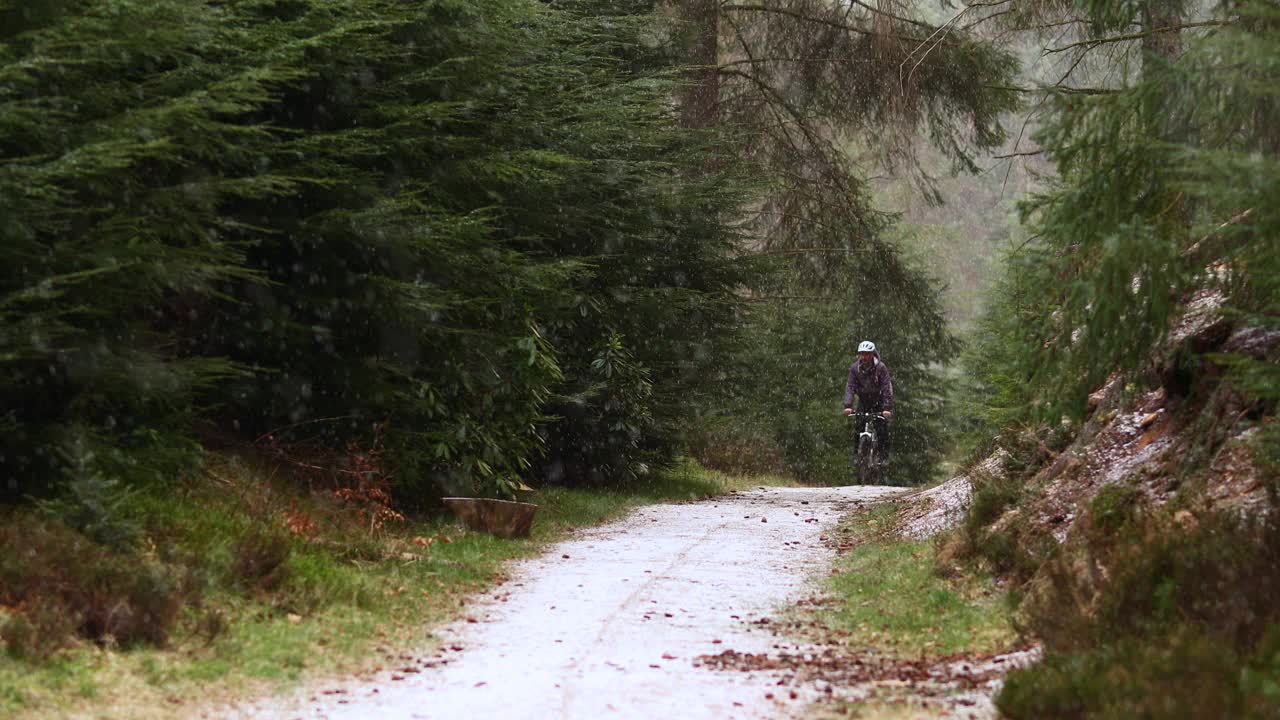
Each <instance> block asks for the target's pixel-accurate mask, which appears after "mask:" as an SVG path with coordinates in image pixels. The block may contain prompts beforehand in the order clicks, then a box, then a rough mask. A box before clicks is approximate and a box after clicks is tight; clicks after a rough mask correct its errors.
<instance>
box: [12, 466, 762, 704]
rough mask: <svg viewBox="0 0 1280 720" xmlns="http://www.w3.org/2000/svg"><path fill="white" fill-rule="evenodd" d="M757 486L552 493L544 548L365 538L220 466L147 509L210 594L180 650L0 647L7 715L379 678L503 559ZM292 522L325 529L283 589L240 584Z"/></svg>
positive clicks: (169, 551) (701, 476)
mask: <svg viewBox="0 0 1280 720" xmlns="http://www.w3.org/2000/svg"><path fill="white" fill-rule="evenodd" d="M757 484H759V479H758V478H734V477H730V476H725V475H722V474H719V473H714V472H708V471H705V470H703V469H702V468H700V467H697V466H696V465H694V464H692V463H684V464H681V465H679V466H678V467H676V468H675V469H673V470H670V471H666V472H663V473H658V474H655V475H654V476H653V477H652V478H651V479H650V480H649V481H648V482H645V483H640V484H638V485H637V486H635V487H632V488H628V489H625V490H570V489H563V488H547V489H544V490H542V491H541V492H539V493H537V494H536V497H535V498H534V501H535V502H537V503H538V504H539V510H538V513H539V514H538V517H537V520H536V522H535V524H534V530H533V537H532V538H531V539H530V540H510V539H502V538H497V537H493V536H490V535H487V534H483V533H476V532H469V531H466V530H465V529H463V528H462V527H461V525H460V524H458V523H457V522H456V521H454V520H452V519H450V518H440V519H435V520H430V521H426V522H405V523H396V524H390V525H387V526H386V527H385V528H383V529H382V530H377V531H374V532H369V531H368V529H367V528H365V527H363V526H361V525H359V524H358V523H355V522H352V521H350V519H349V518H346V517H345V516H344V515H343V514H342V513H341V512H340V511H339V510H335V508H334V507H332V506H331V505H329V504H326V503H325V502H321V501H317V500H315V499H314V498H310V497H307V496H306V495H305V494H304V493H301V492H300V491H299V490H298V489H297V488H295V487H291V486H290V484H289V483H287V482H283V481H280V480H279V479H276V478H272V477H270V476H269V474H265V473H262V472H261V471H257V470H254V469H252V468H250V467H248V466H246V465H244V464H241V463H235V462H230V461H228V462H222V461H219V462H218V463H216V464H211V465H210V467H209V472H208V473H207V474H206V475H205V476H204V477H202V478H200V479H198V480H192V481H189V482H187V483H186V485H185V486H184V487H182V488H181V489H180V490H177V491H174V490H173V489H169V490H166V491H164V492H154V493H146V494H144V495H143V496H141V497H140V498H138V501H137V503H136V504H135V511H136V513H137V515H138V517H139V518H140V519H141V520H142V521H144V524H145V525H146V527H147V528H148V529H147V531H146V541H145V543H144V544H145V546H146V547H147V548H148V549H147V550H146V551H145V552H146V553H148V554H150V555H154V556H155V557H156V559H157V560H160V561H164V562H168V563H171V564H172V565H173V566H174V567H182V568H186V569H187V570H188V571H189V573H190V574H191V576H192V577H193V578H194V580H193V582H194V583H195V584H196V585H198V586H199V587H200V588H201V591H200V593H199V594H198V598H197V599H195V600H193V601H191V602H190V603H189V604H188V606H186V607H185V608H184V609H183V616H182V618H181V619H180V621H179V622H178V624H177V627H175V629H174V631H173V632H172V633H171V635H170V642H169V644H168V646H167V647H164V648H154V647H145V646H143V647H137V648H134V649H128V650H120V649H108V648H103V647H101V646H99V645H97V644H93V643H88V642H81V643H80V644H79V645H78V646H76V647H72V648H70V649H66V650H62V651H59V652H57V653H56V654H55V655H54V656H53V657H52V659H51V660H49V661H47V662H44V663H31V662H27V661H23V660H19V659H16V658H15V657H12V656H10V655H7V654H5V653H3V652H0V716H3V717H12V718H14V719H15V720H19V719H21V720H26V719H28V718H58V717H85V716H91V717H94V718H131V719H132V718H137V719H138V720H147V719H149V718H164V717H180V716H184V715H187V714H189V713H190V710H191V706H192V704H193V703H194V704H197V705H198V704H200V703H207V702H216V701H224V700H228V699H235V698H237V697H248V696H253V695H255V694H260V693H267V692H272V691H277V690H279V689H281V688H283V687H287V686H289V685H290V684H295V683H297V682H299V681H302V680H304V679H306V678H309V677H317V676H319V675H321V674H325V673H334V672H342V673H356V672H362V671H368V670H372V669H375V668H376V667H377V666H378V664H379V662H381V661H382V657H383V655H382V654H381V653H379V652H378V651H377V650H378V649H379V648H391V649H406V650H422V649H424V648H429V647H430V645H431V638H430V628H431V627H432V626H434V625H437V624H439V623H442V622H444V621H447V620H449V619H451V618H453V617H456V616H458V615H459V614H460V613H462V612H464V611H465V607H466V603H467V601H468V598H469V597H471V596H472V595H473V594H474V593H477V592H480V591H483V590H485V589H486V588H488V587H491V586H492V585H493V584H494V583H495V582H496V581H497V580H499V579H500V577H501V572H502V568H503V565H504V563H506V562H507V561H509V560H512V559H515V558H519V557H524V556H528V555H530V554H533V553H536V552H538V551H539V550H540V549H542V548H543V547H544V546H545V544H546V543H549V542H553V541H556V540H558V539H561V538H563V537H564V536H565V534H566V532H567V531H569V530H571V529H573V528H578V527H583V526H589V525H594V524H598V523H601V522H605V521H608V520H610V519H613V518H616V517H619V516H621V515H622V514H624V513H625V512H627V511H628V510H630V509H632V508H635V507H638V506H640V505H644V504H651V503H656V502H667V501H683V500H691V499H696V498H701V497H706V496H710V495H715V494H719V493H723V492H727V491H730V490H733V489H740V488H745V487H753V486H755V485H757ZM288 514H293V515H295V516H298V515H305V516H306V517H309V518H312V519H313V520H314V521H315V523H316V526H317V528H318V529H317V530H316V532H314V533H313V534H312V536H311V537H310V538H309V539H307V540H304V539H302V538H300V537H291V538H290V539H289V543H288V546H289V552H288V557H287V560H286V564H287V570H286V574H285V575H284V577H285V579H284V580H283V582H281V583H280V584H279V585H278V586H272V587H270V588H263V587H257V586H254V585H253V584H252V583H247V582H246V581H245V579H244V578H243V577H238V576H237V575H236V571H235V569H236V568H237V567H238V566H237V564H236V558H237V556H238V553H240V552H241V551H240V549H239V548H240V547H241V546H242V544H243V543H244V542H246V541H245V539H244V538H245V537H246V536H247V535H248V534H251V533H250V531H251V530H254V529H255V528H278V527H280V526H281V524H282V518H284V517H286V516H287V515H288ZM271 532H276V533H277V534H279V532H280V531H278V530H271ZM260 534H261V533H260ZM266 534H267V535H269V534H270V532H267V533H266ZM0 550H3V551H6V552H7V550H5V549H3V548H0ZM0 619H3V618H0Z"/></svg>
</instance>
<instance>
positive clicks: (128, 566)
mask: <svg viewBox="0 0 1280 720" xmlns="http://www.w3.org/2000/svg"><path fill="white" fill-rule="evenodd" d="M0 549H2V552H0V605H3V606H5V607H8V608H13V609H14V612H15V613H16V616H17V617H15V618H10V619H9V620H8V621H7V622H6V625H5V627H6V629H5V632H4V637H5V643H6V646H7V647H8V649H9V651H10V652H11V653H13V654H15V655H21V656H24V657H35V658H41V657H47V656H48V655H50V654H51V653H52V652H53V651H55V650H56V649H57V648H58V647H61V646H63V645H66V644H69V643H70V642H71V641H72V637H71V636H72V635H73V634H74V635H78V636H80V637H83V638H86V639H89V640H94V641H98V642H114V643H116V644H119V645H122V646H129V645H134V644H138V643H149V644H154V645H161V644H164V643H165V641H166V640H167V639H168V635H169V632H170V630H171V629H172V628H173V626H174V624H175V622H176V621H177V618H178V613H179V610H180V609H181V607H182V604H183V601H184V596H185V582H184V580H183V573H181V572H180V571H179V570H178V569H176V568H173V567H171V566H168V565H165V564H163V563H160V562H158V561H156V560H154V559H152V558H149V557H146V556H145V555H142V554H140V553H137V552H127V551H118V550H112V549H109V548H107V547H104V546H102V545H99V544H97V543H95V542H93V541H91V540H90V539H89V538H87V537H85V536H84V535H83V534H81V533H79V532H76V531H75V530H72V529H70V528H68V527H66V526H65V525H62V524H60V523H58V522H56V521H53V520H50V519H47V518H37V517H33V516H31V515H29V514H21V513H15V514H13V515H12V516H10V517H9V518H8V519H7V520H6V522H5V523H4V524H3V526H0ZM37 608H38V609H37ZM55 616H61V618H63V619H64V620H65V621H64V620H59V619H57V618H56V617H55ZM32 633H36V634H37V635H39V638H38V639H33V638H35V636H34V635H32Z"/></svg>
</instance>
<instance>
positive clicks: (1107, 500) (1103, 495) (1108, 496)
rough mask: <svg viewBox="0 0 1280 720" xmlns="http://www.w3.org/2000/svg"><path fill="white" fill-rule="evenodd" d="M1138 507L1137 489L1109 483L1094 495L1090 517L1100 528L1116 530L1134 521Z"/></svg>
mask: <svg viewBox="0 0 1280 720" xmlns="http://www.w3.org/2000/svg"><path fill="white" fill-rule="evenodd" d="M1137 507H1138V491H1137V490H1135V489H1134V488H1132V487H1130V486H1128V485H1108V486H1106V487H1104V488H1102V490H1100V491H1099V492H1098V494H1097V495H1096V496H1094V498H1093V502H1092V503H1091V504H1090V506H1089V509H1090V518H1091V520H1092V521H1093V526H1094V527H1096V528H1098V529H1099V530H1102V531H1104V532H1109V533H1110V532H1116V531H1118V530H1120V529H1121V528H1124V527H1125V526H1127V525H1129V524H1131V523H1132V522H1133V521H1134V517H1135V515H1136V513H1137Z"/></svg>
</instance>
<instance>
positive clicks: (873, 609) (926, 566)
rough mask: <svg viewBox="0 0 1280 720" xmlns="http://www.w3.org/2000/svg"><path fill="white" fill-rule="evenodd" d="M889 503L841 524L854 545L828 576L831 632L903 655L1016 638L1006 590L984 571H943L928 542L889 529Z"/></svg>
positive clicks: (825, 618)
mask: <svg viewBox="0 0 1280 720" xmlns="http://www.w3.org/2000/svg"><path fill="white" fill-rule="evenodd" d="M896 513H897V507H896V506H895V505H893V504H885V505H880V506H878V507H876V508H874V509H872V510H871V511H869V512H867V513H864V514H862V515H860V516H858V517H856V518H855V519H853V520H852V521H851V522H850V523H849V524H847V525H846V526H845V527H844V528H843V529H842V531H843V532H845V533H847V534H852V535H853V536H854V537H855V539H856V543H855V544H854V547H853V548H852V549H851V550H850V551H849V552H848V553H847V554H846V555H845V556H843V557H842V558H841V559H840V560H839V561H838V563H837V571H838V572H837V574H835V575H833V576H832V577H831V578H830V580H829V581H828V582H829V590H830V592H831V594H832V595H833V596H834V598H835V602H834V603H832V604H830V605H828V606H827V608H826V609H825V610H822V611H821V612H820V613H819V621H820V623H821V624H822V625H823V626H824V627H825V629H826V630H827V631H828V632H835V633H837V634H839V635H841V636H845V637H846V638H847V639H848V640H849V641H850V642H852V643H859V644H866V645H872V646H876V647H882V648H886V649H890V650H892V651H894V652H897V653H900V654H904V655H913V656H914V655H929V656H938V655H950V654H953V653H958V652H996V651H1000V650H1005V649H1008V648H1009V647H1010V646H1011V645H1012V643H1013V641H1014V632H1013V628H1012V627H1011V625H1010V622H1009V618H1008V611H1007V608H1006V604H1005V602H1004V599H1003V593H1002V592H1001V591H1000V590H999V589H998V588H997V587H996V585H995V583H994V581H993V580H992V579H991V578H989V577H982V576H978V575H962V576H957V577H950V578H944V577H940V576H939V575H938V574H937V573H936V571H935V567H936V563H935V561H934V556H935V552H936V550H935V548H934V546H933V544H932V543H929V542H918V541H907V540H902V539H897V538H892V537H888V536H887V535H886V531H887V528H888V527H890V526H891V524H892V522H893V520H894V518H895V516H896Z"/></svg>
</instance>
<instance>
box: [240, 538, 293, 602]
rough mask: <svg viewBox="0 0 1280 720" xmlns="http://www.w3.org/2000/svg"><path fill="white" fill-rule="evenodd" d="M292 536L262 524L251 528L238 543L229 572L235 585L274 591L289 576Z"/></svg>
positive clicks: (255, 589)
mask: <svg viewBox="0 0 1280 720" xmlns="http://www.w3.org/2000/svg"><path fill="white" fill-rule="evenodd" d="M290 552H292V547H291V546H290V542H289V538H288V537H286V536H285V535H284V533H282V532H280V531H278V530H274V529H269V528H266V527H263V526H260V525H258V526H254V527H251V528H249V529H248V530H247V531H246V532H245V533H244V535H242V536H241V538H240V542H239V544H238V545H237V546H236V553H235V560H234V561H233V562H232V565H231V569H230V573H231V578H232V581H233V584H235V585H237V586H239V587H242V588H244V589H247V590H254V591H261V592H271V591H273V590H277V589H279V588H280V587H281V586H282V585H284V583H285V581H286V580H288V579H289V564H288V561H289V554H290Z"/></svg>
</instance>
